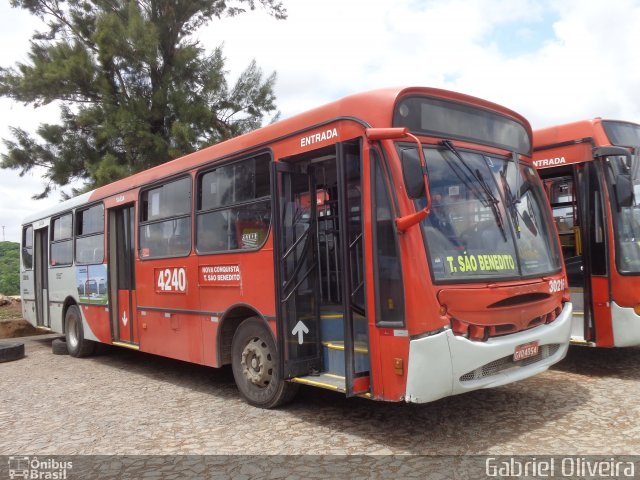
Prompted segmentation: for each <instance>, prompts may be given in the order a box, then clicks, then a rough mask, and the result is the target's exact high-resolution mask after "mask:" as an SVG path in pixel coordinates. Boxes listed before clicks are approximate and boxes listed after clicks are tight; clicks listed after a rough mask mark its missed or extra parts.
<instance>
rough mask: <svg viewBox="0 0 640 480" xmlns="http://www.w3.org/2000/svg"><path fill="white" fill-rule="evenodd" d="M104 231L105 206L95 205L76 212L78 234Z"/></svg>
mask: <svg viewBox="0 0 640 480" xmlns="http://www.w3.org/2000/svg"><path fill="white" fill-rule="evenodd" d="M102 232H104V206H102V204H100V205H94V206H93V207H90V208H87V209H86V210H79V211H78V212H76V235H91V234H92V233H102Z"/></svg>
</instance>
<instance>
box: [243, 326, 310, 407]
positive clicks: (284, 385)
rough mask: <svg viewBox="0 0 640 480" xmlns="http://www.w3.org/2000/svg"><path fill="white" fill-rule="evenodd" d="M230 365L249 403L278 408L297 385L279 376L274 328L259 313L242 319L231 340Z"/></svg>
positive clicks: (288, 400) (289, 399) (295, 390)
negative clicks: (267, 324) (268, 325)
mask: <svg viewBox="0 0 640 480" xmlns="http://www.w3.org/2000/svg"><path fill="white" fill-rule="evenodd" d="M231 354H232V360H231V366H232V369H233V377H234V379H235V381H236V385H237V386H238V390H240V394H241V395H242V397H243V398H244V399H245V400H246V401H247V403H249V404H251V405H254V406H256V407H260V408H275V407H278V406H280V405H284V404H285V403H287V402H290V401H291V400H293V397H295V395H296V393H297V392H298V385H297V384H294V383H290V382H287V381H285V380H283V379H281V378H280V372H279V368H278V365H279V364H278V362H279V361H280V360H279V356H278V352H277V350H276V344H275V341H274V339H273V335H272V334H271V330H270V329H269V328H268V327H267V326H266V325H265V323H264V322H263V321H261V320H260V319H258V318H256V317H252V318H247V319H246V320H245V321H243V322H242V323H241V324H240V326H239V327H238V329H237V330H236V333H235V334H234V335H233V340H232V343H231Z"/></svg>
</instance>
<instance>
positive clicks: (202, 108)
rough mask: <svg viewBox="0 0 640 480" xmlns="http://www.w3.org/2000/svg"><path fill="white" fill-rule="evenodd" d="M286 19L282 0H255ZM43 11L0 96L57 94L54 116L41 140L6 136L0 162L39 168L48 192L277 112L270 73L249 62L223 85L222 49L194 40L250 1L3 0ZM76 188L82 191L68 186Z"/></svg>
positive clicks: (5, 75) (201, 142) (96, 179)
mask: <svg viewBox="0 0 640 480" xmlns="http://www.w3.org/2000/svg"><path fill="white" fill-rule="evenodd" d="M258 3H259V4H260V5H261V6H262V7H263V8H264V9H265V10H266V11H267V13H269V14H270V15H273V16H274V17H276V18H279V19H283V18H286V10H285V9H284V7H283V5H282V3H281V2H280V1H279V0H258ZM11 5H12V6H13V7H20V8H23V9H26V10H28V11H29V12H31V13H32V14H33V15H36V16H37V17H39V18H41V19H42V20H43V21H44V22H45V24H46V27H47V28H46V29H45V31H42V32H35V33H34V34H33V36H32V39H31V49H30V52H29V61H28V62H26V63H18V64H17V65H16V66H15V67H13V68H0V95H2V96H5V97H9V98H12V99H14V100H16V101H19V102H23V103H25V104H33V105H34V106H42V105H46V104H48V103H51V102H54V101H57V102H59V104H60V106H61V107H60V117H61V118H60V123H59V124H53V125H52V124H41V125H40V126H39V127H38V129H37V134H38V136H39V137H40V141H38V140H36V139H35V138H34V137H33V136H31V135H30V134H29V133H27V132H26V131H25V130H23V129H20V128H11V132H12V136H13V139H4V140H3V141H4V144H5V146H6V150H7V152H6V153H3V154H2V156H1V158H2V162H1V163H0V167H2V168H11V169H18V170H19V173H20V175H24V174H25V173H26V172H28V171H29V170H31V169H32V168H34V167H36V166H40V167H44V168H45V169H46V173H45V176H44V179H45V182H46V184H45V187H44V190H43V191H42V193H40V194H39V195H35V196H34V198H43V197H45V196H47V195H48V194H49V193H50V191H51V189H52V188H55V187H58V186H64V185H67V184H69V182H71V181H73V180H82V181H83V182H84V184H85V188H84V189H82V190H84V191H88V190H90V189H93V188H95V187H98V186H101V185H105V184H107V183H109V182H112V181H114V180H117V179H119V178H123V177H125V176H127V175H130V174H132V173H135V172H138V171H141V170H144V169H147V168H149V167H152V166H154V165H158V164H161V163H164V162H166V161H168V160H170V159H173V158H176V157H178V156H180V155H184V154H186V153H190V152H193V151H195V150H197V149H200V148H203V147H205V146H208V145H211V144H214V143H217V142H220V141H222V140H226V139H228V138H231V137H234V136H236V135H239V134H242V133H245V132H247V131H250V130H252V129H255V128H257V127H259V126H260V125H261V124H262V121H263V119H264V117H265V115H266V114H268V113H269V112H274V111H275V108H276V107H275V95H274V92H273V85H274V83H275V73H272V74H271V75H269V76H268V77H266V78H265V77H264V76H263V73H262V71H261V69H260V68H259V67H258V66H257V65H256V62H255V60H254V61H252V62H251V64H250V65H249V66H248V67H247V69H246V70H245V71H244V72H242V74H241V75H240V76H239V78H238V80H237V82H236V83H235V85H233V87H232V88H230V87H229V85H228V83H227V79H226V77H225V75H226V73H227V72H225V70H224V63H225V59H224V57H223V54H222V47H218V48H216V49H215V50H214V51H213V52H211V53H207V52H205V50H204V49H203V47H202V46H201V45H200V44H199V43H198V42H197V41H195V40H193V39H192V38H191V36H192V34H193V33H194V32H195V31H196V30H197V29H198V28H200V27H202V26H203V25H205V24H207V23H208V22H209V21H211V20H212V19H213V18H214V17H215V18H217V19H220V18H222V17H223V16H234V15H239V14H241V13H243V12H245V10H246V9H247V8H249V9H251V10H254V9H255V8H256V1H255V0H129V1H127V0H66V1H65V0H11ZM74 193H79V191H77V190H74Z"/></svg>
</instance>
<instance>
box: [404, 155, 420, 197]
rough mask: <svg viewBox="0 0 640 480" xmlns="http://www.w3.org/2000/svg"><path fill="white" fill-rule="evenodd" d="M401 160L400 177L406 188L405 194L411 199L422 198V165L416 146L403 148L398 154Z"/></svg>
mask: <svg viewBox="0 0 640 480" xmlns="http://www.w3.org/2000/svg"><path fill="white" fill-rule="evenodd" d="M400 161H401V162H402V177H403V179H404V186H405V188H406V189H407V195H409V198H411V199H414V200H415V199H418V198H423V197H424V195H425V191H424V179H423V175H424V174H423V172H422V165H420V157H419V156H418V150H417V149H416V148H405V149H403V150H402V152H401V154H400Z"/></svg>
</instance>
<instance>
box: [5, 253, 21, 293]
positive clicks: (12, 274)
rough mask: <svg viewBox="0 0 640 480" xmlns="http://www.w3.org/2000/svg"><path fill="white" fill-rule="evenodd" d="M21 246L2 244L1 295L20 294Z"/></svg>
mask: <svg viewBox="0 0 640 480" xmlns="http://www.w3.org/2000/svg"><path fill="white" fill-rule="evenodd" d="M19 253H20V244H19V243H15V242H0V294H3V295H18V294H19V293H20V258H19V257H20V256H19Z"/></svg>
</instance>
